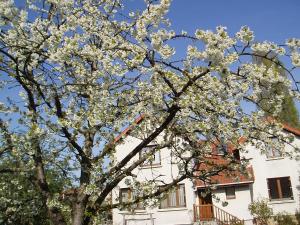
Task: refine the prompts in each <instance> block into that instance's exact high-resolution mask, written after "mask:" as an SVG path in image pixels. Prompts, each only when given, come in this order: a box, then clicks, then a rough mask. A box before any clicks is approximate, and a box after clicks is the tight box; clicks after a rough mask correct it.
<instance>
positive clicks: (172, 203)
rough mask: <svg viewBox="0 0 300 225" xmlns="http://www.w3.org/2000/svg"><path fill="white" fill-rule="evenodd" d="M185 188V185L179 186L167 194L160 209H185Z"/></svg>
mask: <svg viewBox="0 0 300 225" xmlns="http://www.w3.org/2000/svg"><path fill="white" fill-rule="evenodd" d="M185 206H186V204H185V188H184V184H179V185H177V186H176V188H174V189H172V190H171V192H168V193H166V194H165V196H164V199H162V200H161V203H160V208H161V209H165V208H176V207H185Z"/></svg>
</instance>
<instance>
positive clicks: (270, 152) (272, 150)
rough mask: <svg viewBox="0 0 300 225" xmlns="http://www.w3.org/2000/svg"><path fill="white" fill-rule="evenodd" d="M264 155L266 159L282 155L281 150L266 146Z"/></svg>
mask: <svg viewBox="0 0 300 225" xmlns="http://www.w3.org/2000/svg"><path fill="white" fill-rule="evenodd" d="M266 155H267V158H268V159H272V158H279V157H282V152H281V151H280V149H277V148H274V147H271V146H268V147H267V152H266Z"/></svg>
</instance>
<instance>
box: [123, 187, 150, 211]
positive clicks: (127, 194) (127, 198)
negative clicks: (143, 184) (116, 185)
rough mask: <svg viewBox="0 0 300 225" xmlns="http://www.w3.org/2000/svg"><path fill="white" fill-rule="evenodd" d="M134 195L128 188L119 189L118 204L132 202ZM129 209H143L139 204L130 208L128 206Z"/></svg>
mask: <svg viewBox="0 0 300 225" xmlns="http://www.w3.org/2000/svg"><path fill="white" fill-rule="evenodd" d="M136 196H137V195H136V194H135V192H134V191H132V190H131V189H130V188H121V189H120V202H121V203H128V202H132V201H134V200H135V199H136ZM128 207H130V208H136V209H144V206H143V205H142V204H141V203H137V204H134V205H132V206H128Z"/></svg>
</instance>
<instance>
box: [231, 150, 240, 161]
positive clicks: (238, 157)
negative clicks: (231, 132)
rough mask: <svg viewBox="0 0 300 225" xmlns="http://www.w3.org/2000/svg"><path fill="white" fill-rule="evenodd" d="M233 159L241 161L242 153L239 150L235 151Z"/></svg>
mask: <svg viewBox="0 0 300 225" xmlns="http://www.w3.org/2000/svg"><path fill="white" fill-rule="evenodd" d="M233 157H234V159H235V160H237V161H240V160H241V156H240V151H239V150H234V151H233Z"/></svg>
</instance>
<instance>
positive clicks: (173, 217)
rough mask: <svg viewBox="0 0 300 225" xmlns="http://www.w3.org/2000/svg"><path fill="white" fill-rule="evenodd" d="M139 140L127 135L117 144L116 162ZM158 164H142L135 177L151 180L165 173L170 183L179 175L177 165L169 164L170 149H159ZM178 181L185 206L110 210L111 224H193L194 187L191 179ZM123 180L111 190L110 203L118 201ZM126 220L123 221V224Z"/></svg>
mask: <svg viewBox="0 0 300 225" xmlns="http://www.w3.org/2000/svg"><path fill="white" fill-rule="evenodd" d="M139 142H140V140H139V139H137V138H134V137H132V136H128V137H126V139H125V141H124V143H122V144H120V145H118V146H117V148H116V157H117V161H120V160H122V159H123V158H124V157H125V156H126V155H127V154H128V153H129V152H130V151H131V150H132V149H133V148H134V147H135V146H136V145H138V144H139ZM138 158H139V156H136V157H135V158H134V159H132V161H135V160H138ZM160 159H161V160H160V161H161V162H160V165H157V166H149V167H147V166H143V167H138V168H137V169H135V170H134V171H133V174H135V175H136V176H137V179H138V180H141V181H144V180H149V179H153V178H154V177H156V176H158V175H164V176H163V180H164V181H165V182H166V183H167V182H171V181H172V178H173V177H176V175H177V174H178V168H177V166H176V165H174V164H171V157H170V151H169V150H168V149H162V150H161V151H160ZM179 184H184V187H185V206H184V207H174V208H164V209H159V207H155V208H152V209H151V208H146V209H144V210H135V212H134V213H131V212H128V211H126V210H124V211H121V210H119V209H114V210H113V224H114V225H124V224H126V225H142V224H143V225H152V224H161V225H175V224H178V225H185V224H193V204H194V203H195V199H196V197H195V192H194V188H193V182H192V181H191V180H187V179H186V180H184V181H182V182H180V183H179ZM126 187H127V185H126V184H125V180H123V181H122V182H121V183H120V184H119V185H118V187H117V188H116V189H115V190H114V191H113V194H112V199H113V203H117V202H118V201H119V195H120V189H121V188H126ZM125 221H126V223H125Z"/></svg>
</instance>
